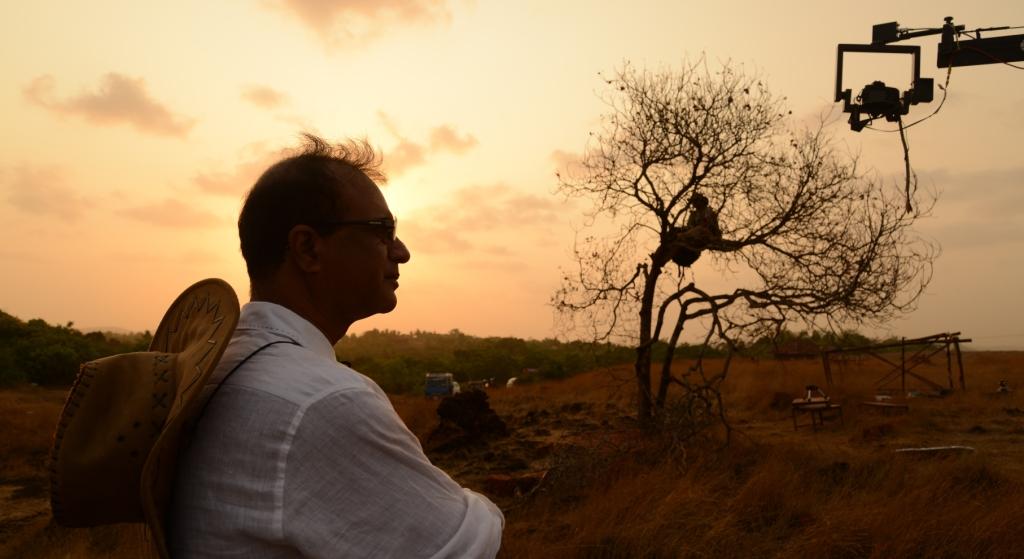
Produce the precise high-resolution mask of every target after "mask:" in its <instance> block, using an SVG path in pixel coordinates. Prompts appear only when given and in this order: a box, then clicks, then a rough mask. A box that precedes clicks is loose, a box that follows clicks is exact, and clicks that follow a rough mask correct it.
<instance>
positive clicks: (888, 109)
mask: <svg viewBox="0 0 1024 559" xmlns="http://www.w3.org/2000/svg"><path fill="white" fill-rule="evenodd" d="M857 101H858V102H859V104H860V111H861V112H862V113H867V114H869V115H871V116H872V117H873V118H879V117H885V120H888V121H889V122H896V120H897V119H898V118H899V117H900V115H901V114H905V113H906V111H904V109H903V104H902V103H901V102H900V90H898V89H896V88H895V87H887V86H886V85H885V82H880V81H874V82H871V83H870V84H868V85H865V86H864V89H862V90H861V92H860V95H858V96H857Z"/></svg>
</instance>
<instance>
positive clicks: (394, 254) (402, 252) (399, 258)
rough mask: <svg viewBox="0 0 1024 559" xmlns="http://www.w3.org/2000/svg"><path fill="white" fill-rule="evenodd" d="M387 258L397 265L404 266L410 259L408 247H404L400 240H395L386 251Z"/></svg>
mask: <svg viewBox="0 0 1024 559" xmlns="http://www.w3.org/2000/svg"><path fill="white" fill-rule="evenodd" d="M388 257H389V258H390V259H391V260H392V261H394V262H398V263H399V264H405V263H406V262H408V261H409V258H411V257H412V255H411V254H409V247H407V246H405V243H403V242H402V239H399V238H396V239H395V242H393V243H391V248H390V249H388Z"/></svg>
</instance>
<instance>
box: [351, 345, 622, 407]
mask: <svg viewBox="0 0 1024 559" xmlns="http://www.w3.org/2000/svg"><path fill="white" fill-rule="evenodd" d="M335 352H336V353H337V355H338V359H339V360H340V361H348V362H350V363H351V364H352V366H353V367H354V368H355V369H356V370H358V371H359V372H361V373H363V374H365V375H367V376H369V377H370V378H372V379H374V380H375V381H376V382H377V383H378V384H380V386H381V388H383V389H384V390H385V391H387V392H391V393H413V392H419V391H422V389H423V382H424V375H426V374H427V373H451V374H452V375H453V376H454V377H455V380H456V381H458V382H466V381H471V380H486V379H494V380H495V382H496V383H501V384H504V383H505V382H506V381H507V380H508V379H509V378H512V377H517V378H518V379H519V380H520V381H522V382H531V381H534V380H540V379H558V378H565V377H569V376H572V375H575V374H577V373H581V372H584V371H589V370H592V369H596V368H599V367H605V366H608V365H618V364H622V363H631V362H632V361H633V359H634V358H635V356H636V351H635V350H634V349H633V348H629V347H624V346H618V345H612V344H598V343H589V342H560V341H557V340H553V339H546V340H522V339H519V338H479V337H476V336H470V335H467V334H463V333H462V332H459V331H458V330H452V331H450V332H448V333H447V334H438V333H434V332H421V331H416V332H412V333H409V334H405V333H401V332H395V331H391V330H384V331H381V330H370V331H369V332H365V333H363V334H358V335H352V334H350V335H347V336H345V337H344V338H342V339H341V341H340V342H338V345H337V346H335Z"/></svg>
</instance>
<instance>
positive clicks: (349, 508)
mask: <svg viewBox="0 0 1024 559" xmlns="http://www.w3.org/2000/svg"><path fill="white" fill-rule="evenodd" d="M293 428H294V435H293V437H292V441H291V445H290V448H289V450H288V454H287V459H286V461H285V465H284V471H283V472H282V473H283V479H282V480H281V493H280V494H281V503H280V505H281V506H280V507H279V509H278V510H280V511H281V519H280V526H281V532H282V537H283V538H284V540H285V541H286V542H287V543H288V544H289V545H291V546H293V547H295V548H296V549H297V550H299V551H300V552H301V553H302V554H303V556H306V557H430V558H438V559H440V558H446V557H494V556H495V555H496V554H497V552H498V548H499V547H500V545H501V531H502V528H503V525H504V517H503V516H502V514H501V511H500V510H499V509H498V508H497V507H496V506H495V505H494V504H493V503H491V502H490V501H489V500H488V499H487V498H486V497H484V496H482V495H479V494H477V493H474V492H472V491H470V490H468V489H464V488H462V487H460V486H459V485H458V484H457V483H455V481H453V480H452V479H451V478H450V477H448V475H447V474H445V473H444V472H443V471H441V470H440V469H438V468H437V467H435V466H434V465H433V464H431V463H430V461H429V460H428V459H427V457H426V455H424V454H423V450H422V448H421V446H420V444H419V441H418V440H417V439H416V437H415V436H414V435H413V434H412V433H411V432H410V431H409V430H408V429H407V428H406V427H405V425H404V424H403V423H402V420H401V419H400V418H399V417H398V415H397V414H396V413H395V411H394V408H392V407H391V403H390V402H388V401H387V399H386V398H385V397H384V396H382V395H380V394H378V393H376V392H374V391H371V390H369V389H365V390H363V389H357V390H346V391H341V392H334V393H331V394H328V395H326V396H324V397H322V398H320V399H318V400H316V401H315V402H314V403H313V404H311V405H309V406H308V407H307V408H306V409H305V411H304V412H303V413H302V414H301V416H297V418H296V422H295V425H294V427H293Z"/></svg>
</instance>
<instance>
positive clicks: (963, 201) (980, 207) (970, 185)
mask: <svg viewBox="0 0 1024 559" xmlns="http://www.w3.org/2000/svg"><path fill="white" fill-rule="evenodd" d="M918 177H919V180H920V181H921V182H922V183H925V182H927V183H928V184H934V185H935V186H936V187H937V188H938V189H939V190H940V191H941V200H940V202H939V203H940V204H942V205H946V204H950V205H954V204H955V205H957V206H969V207H972V208H973V209H974V211H977V212H980V213H981V214H983V215H984V217H986V218H991V217H1004V216H1009V215H1020V214H1022V213H1024V166H1017V167H1006V168H1002V169H980V170H975V171H950V170H948V169H936V170H934V171H929V170H918Z"/></svg>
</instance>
